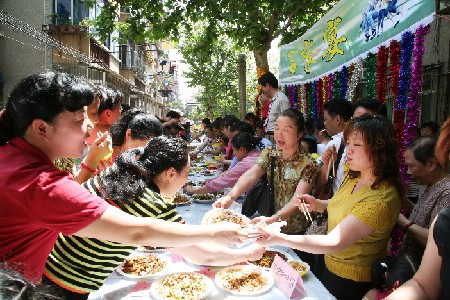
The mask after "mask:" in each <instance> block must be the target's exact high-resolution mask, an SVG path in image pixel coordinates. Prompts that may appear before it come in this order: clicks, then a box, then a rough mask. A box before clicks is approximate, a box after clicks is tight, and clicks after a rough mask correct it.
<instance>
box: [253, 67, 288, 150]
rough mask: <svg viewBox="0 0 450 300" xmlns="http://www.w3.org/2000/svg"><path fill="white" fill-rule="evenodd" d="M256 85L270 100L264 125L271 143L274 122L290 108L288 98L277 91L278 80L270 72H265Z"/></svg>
mask: <svg viewBox="0 0 450 300" xmlns="http://www.w3.org/2000/svg"><path fill="white" fill-rule="evenodd" d="M258 84H259V85H260V86H261V90H262V92H263V93H264V94H266V95H267V96H269V97H270V98H271V100H270V106H269V113H268V115H267V119H266V121H265V123H264V127H265V129H266V137H267V138H268V139H269V140H271V141H272V142H273V131H274V129H275V121H276V119H277V117H278V115H279V114H280V113H282V112H283V111H285V110H286V109H288V108H291V103H290V102H289V99H288V97H287V96H286V95H285V94H283V92H281V91H279V90H278V79H277V78H276V77H275V75H273V74H272V73H271V72H267V73H266V74H264V75H263V76H261V77H260V78H259V79H258Z"/></svg>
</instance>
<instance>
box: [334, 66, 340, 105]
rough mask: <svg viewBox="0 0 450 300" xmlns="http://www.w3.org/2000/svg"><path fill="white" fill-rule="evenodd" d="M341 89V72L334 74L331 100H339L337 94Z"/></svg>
mask: <svg viewBox="0 0 450 300" xmlns="http://www.w3.org/2000/svg"><path fill="white" fill-rule="evenodd" d="M340 88H341V72H335V73H334V83H333V98H332V99H333V100H335V99H338V98H339V92H340Z"/></svg>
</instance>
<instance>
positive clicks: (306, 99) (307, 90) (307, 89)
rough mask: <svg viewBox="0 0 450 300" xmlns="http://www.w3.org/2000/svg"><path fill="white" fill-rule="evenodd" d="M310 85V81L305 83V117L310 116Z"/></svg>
mask: <svg viewBox="0 0 450 300" xmlns="http://www.w3.org/2000/svg"><path fill="white" fill-rule="evenodd" d="M309 85H310V83H309V82H308V83H305V91H304V93H305V94H304V95H305V98H304V99H305V119H307V118H308V109H309V107H308V104H309Z"/></svg>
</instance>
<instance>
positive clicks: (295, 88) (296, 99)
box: [292, 85, 298, 110]
mask: <svg viewBox="0 0 450 300" xmlns="http://www.w3.org/2000/svg"><path fill="white" fill-rule="evenodd" d="M292 89H293V92H294V107H293V108H294V109H295V110H298V89H297V86H296V85H294V86H293V88H292Z"/></svg>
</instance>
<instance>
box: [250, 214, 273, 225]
mask: <svg viewBox="0 0 450 300" xmlns="http://www.w3.org/2000/svg"><path fill="white" fill-rule="evenodd" d="M277 221H278V218H277V217H276V216H272V217H264V216H260V217H256V218H253V219H252V220H251V221H250V224H258V223H266V224H272V223H273V222H277Z"/></svg>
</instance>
